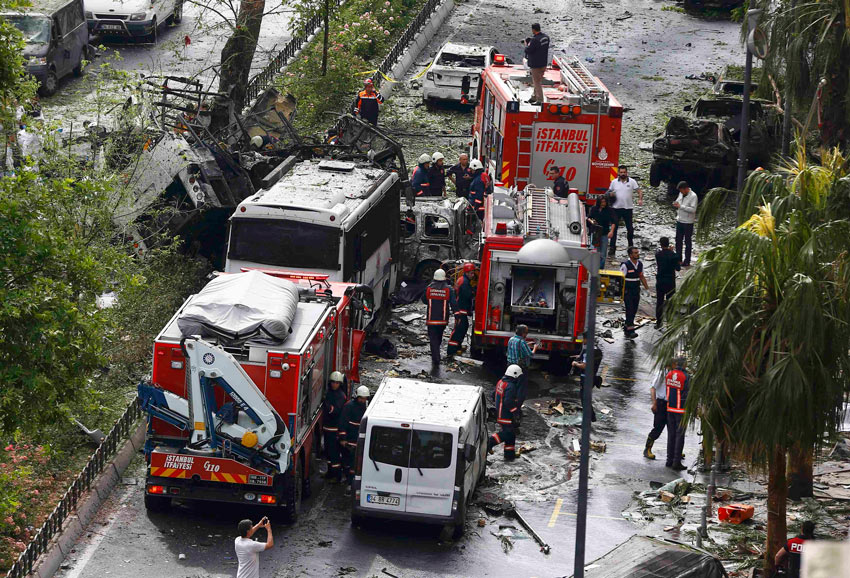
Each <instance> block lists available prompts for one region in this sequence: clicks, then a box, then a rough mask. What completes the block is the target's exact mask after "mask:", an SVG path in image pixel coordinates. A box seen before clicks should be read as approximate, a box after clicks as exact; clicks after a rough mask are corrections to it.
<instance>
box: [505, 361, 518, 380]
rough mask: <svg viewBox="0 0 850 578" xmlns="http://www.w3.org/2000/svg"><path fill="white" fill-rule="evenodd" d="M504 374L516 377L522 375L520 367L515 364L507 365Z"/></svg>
mask: <svg viewBox="0 0 850 578" xmlns="http://www.w3.org/2000/svg"><path fill="white" fill-rule="evenodd" d="M505 375H507V376H508V377H513V378H517V377H519V376H520V375H522V368H521V367H520V366H519V365H517V364H513V365H509V366H508V368H507V369H506V370H505Z"/></svg>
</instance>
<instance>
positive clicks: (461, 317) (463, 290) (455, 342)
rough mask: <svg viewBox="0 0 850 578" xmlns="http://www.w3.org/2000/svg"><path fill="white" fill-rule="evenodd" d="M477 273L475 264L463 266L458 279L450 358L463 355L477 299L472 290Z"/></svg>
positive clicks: (448, 352)
mask: <svg viewBox="0 0 850 578" xmlns="http://www.w3.org/2000/svg"><path fill="white" fill-rule="evenodd" d="M474 271H475V265H474V264H473V263H464V264H463V275H461V276H460V279H458V282H457V287H455V294H456V295H457V306H456V307H455V328H454V330H453V331H452V334H451V336H449V348H448V351H447V352H446V353H447V355H448V356H449V357H451V356H453V355H455V354H457V353H463V350H464V347H463V340H464V339H466V334H467V333H468V332H469V316H470V315H472V310H473V305H472V301H473V300H474V298H475V291H473V289H472V280H471V279H470V278H471V277H472V274H473V272H474Z"/></svg>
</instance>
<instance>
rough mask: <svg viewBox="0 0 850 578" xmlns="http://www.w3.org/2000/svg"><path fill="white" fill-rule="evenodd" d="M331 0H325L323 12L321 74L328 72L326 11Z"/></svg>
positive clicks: (328, 9) (328, 10) (329, 7)
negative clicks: (323, 35)
mask: <svg viewBox="0 0 850 578" xmlns="http://www.w3.org/2000/svg"><path fill="white" fill-rule="evenodd" d="M330 3H331V0H325V13H324V14H323V17H324V26H325V37H324V39H323V40H322V76H325V74H327V72H328V12H330V9H331V6H330Z"/></svg>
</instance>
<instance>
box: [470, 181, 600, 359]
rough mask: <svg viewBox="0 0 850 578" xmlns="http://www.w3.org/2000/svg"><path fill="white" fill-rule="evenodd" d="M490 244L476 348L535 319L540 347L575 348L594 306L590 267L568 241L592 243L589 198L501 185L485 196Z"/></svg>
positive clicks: (503, 340)
mask: <svg viewBox="0 0 850 578" xmlns="http://www.w3.org/2000/svg"><path fill="white" fill-rule="evenodd" d="M483 237H484V244H483V247H482V250H481V270H480V272H479V278H478V288H477V291H476V297H475V314H474V318H473V334H472V351H473V353H474V354H480V353H481V352H482V350H484V349H494V348H497V349H504V348H505V347H506V346H507V342H508V339H510V338H511V336H513V335H514V333H515V331H516V326H517V325H519V324H524V325H527V326H528V327H529V335H528V337H529V339H534V340H536V341H537V342H538V343H539V344H540V348H539V349H538V353H539V354H540V355H541V356H543V357H547V356H552V355H557V354H560V353H575V352H576V351H577V350H578V349H579V348H580V346H581V342H582V335H583V332H584V324H585V311H586V310H587V283H586V282H587V280H588V272H587V270H586V269H585V268H584V267H583V266H582V265H581V264H580V263H579V262H577V261H574V260H572V259H571V258H570V256H569V254H568V250H567V247H587V246H588V238H587V226H586V221H585V208H584V203H583V202H582V201H581V199H580V198H579V196H578V194H577V193H571V194H570V195H568V197H567V198H566V199H559V198H556V197H554V196H553V195H552V190H551V189H541V188H537V187H534V186H531V185H528V186H526V187H525V188H524V189H523V190H522V191H519V190H517V189H516V187H511V188H510V189H507V188H503V187H496V190H495V192H494V193H493V194H492V195H489V196H488V197H487V198H486V200H485V204H484V233H483Z"/></svg>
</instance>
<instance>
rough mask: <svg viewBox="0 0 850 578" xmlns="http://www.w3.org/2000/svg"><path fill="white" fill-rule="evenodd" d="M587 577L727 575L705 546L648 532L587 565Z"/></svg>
mask: <svg viewBox="0 0 850 578" xmlns="http://www.w3.org/2000/svg"><path fill="white" fill-rule="evenodd" d="M585 575H586V576H587V578H626V577H628V578H728V576H729V575H728V574H727V573H726V570H725V569H724V568H723V564H722V563H721V562H720V560H718V559H717V558H716V557H714V556H712V555H711V554H709V553H708V552H706V551H705V550H700V549H699V548H694V547H693V546H690V545H687V544H682V543H681V542H674V541H673V540H665V539H659V538H651V537H649V536H632V537H631V538H629V539H628V540H626V541H625V542H623V543H622V544H620V545H619V546H617V547H616V548H614V549H613V550H611V551H610V552H608V553H607V554H605V555H604V556H602V557H601V558H597V559H596V560H594V561H593V562H592V563H591V564H590V565H588V567H587V574H585Z"/></svg>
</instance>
